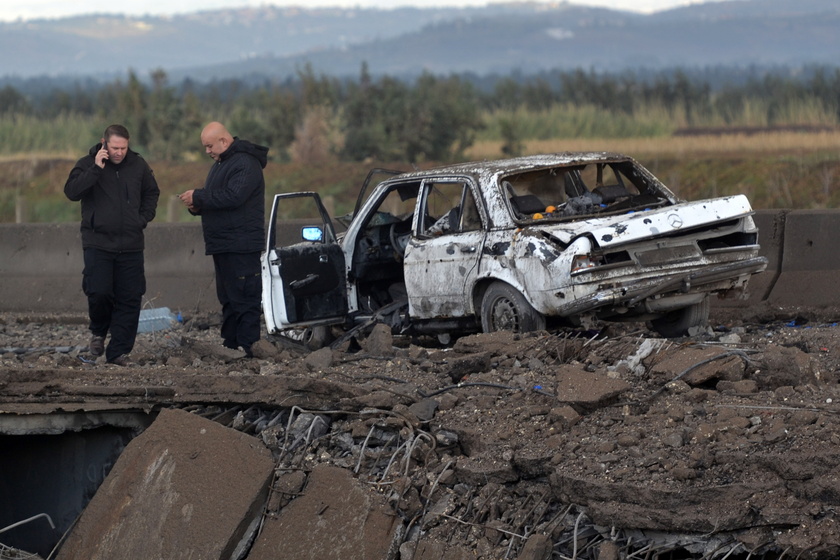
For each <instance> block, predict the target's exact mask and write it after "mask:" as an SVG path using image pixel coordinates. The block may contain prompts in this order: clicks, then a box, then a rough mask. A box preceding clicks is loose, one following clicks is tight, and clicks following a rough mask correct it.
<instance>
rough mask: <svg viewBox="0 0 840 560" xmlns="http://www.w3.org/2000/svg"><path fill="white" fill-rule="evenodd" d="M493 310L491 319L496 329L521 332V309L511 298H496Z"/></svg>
mask: <svg viewBox="0 0 840 560" xmlns="http://www.w3.org/2000/svg"><path fill="white" fill-rule="evenodd" d="M492 311H493V312H492V313H491V315H490V319H491V321H492V325H493V330H494V331H514V332H519V327H520V324H519V323H520V318H519V310H518V309H517V308H516V305H514V303H513V302H512V301H511V300H509V299H508V298H505V297H500V298H496V300H494V301H493V307H492Z"/></svg>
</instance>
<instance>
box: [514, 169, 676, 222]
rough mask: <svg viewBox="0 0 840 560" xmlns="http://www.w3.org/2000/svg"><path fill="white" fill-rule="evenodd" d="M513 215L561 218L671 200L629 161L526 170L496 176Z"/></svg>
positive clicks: (630, 208)
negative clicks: (498, 177) (500, 176)
mask: <svg viewBox="0 0 840 560" xmlns="http://www.w3.org/2000/svg"><path fill="white" fill-rule="evenodd" d="M499 184H500V187H501V188H502V191H503V193H504V196H505V197H506V198H507V199H508V201H509V203H510V210H511V212H512V214H513V217H514V219H516V220H517V221H527V220H540V219H549V220H550V219H555V220H563V219H569V218H575V217H580V216H587V215H592V214H603V213H613V212H626V211H630V210H639V209H645V208H653V207H658V206H662V205H666V204H669V202H670V201H669V198H668V194H670V193H668V192H667V189H665V188H664V187H663V186H662V185H660V184H659V183H658V182H657V181H656V180H655V179H654V178H653V177H652V176H651V175H650V174H649V173H647V172H645V171H644V170H643V169H642V168H640V167H639V166H638V165H637V164H636V163H635V162H633V161H609V162H593V163H587V164H576V165H570V166H562V167H551V168H543V169H537V170H528V171H525V172H521V173H515V174H510V175H506V176H504V177H502V178H501V179H500V182H499Z"/></svg>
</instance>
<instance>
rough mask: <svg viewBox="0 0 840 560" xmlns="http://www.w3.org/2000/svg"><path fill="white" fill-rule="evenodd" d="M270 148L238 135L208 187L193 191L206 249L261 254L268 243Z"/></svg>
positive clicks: (209, 178)
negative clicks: (267, 170)
mask: <svg viewBox="0 0 840 560" xmlns="http://www.w3.org/2000/svg"><path fill="white" fill-rule="evenodd" d="M266 163H268V148H266V147H264V146H258V145H256V144H252V143H251V142H248V141H247V140H240V139H239V138H234V140H233V143H232V144H231V145H230V147H229V148H228V149H227V150H225V151H224V152H223V153H222V155H221V156H220V157H219V161H217V162H216V163H215V164H214V165H213V167H212V168H211V169H210V172H209V173H208V174H207V180H206V181H205V183H204V188H202V189H196V190H195V191H193V206H194V207H195V208H196V211H197V213H198V214H201V225H202V227H203V230H204V248H205V252H206V253H207V254H208V255H214V254H217V253H257V252H260V251H262V250H263V246H264V245H265V178H264V177H263V172H262V170H263V168H264V167H265V165H266Z"/></svg>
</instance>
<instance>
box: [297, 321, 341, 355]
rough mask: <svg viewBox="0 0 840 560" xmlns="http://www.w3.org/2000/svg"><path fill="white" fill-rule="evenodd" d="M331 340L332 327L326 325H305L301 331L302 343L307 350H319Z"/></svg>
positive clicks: (332, 338)
mask: <svg viewBox="0 0 840 560" xmlns="http://www.w3.org/2000/svg"><path fill="white" fill-rule="evenodd" d="M333 340H334V337H333V335H332V329H331V328H330V327H326V326H319V327H307V328H306V330H305V331H304V333H303V345H304V346H306V348H307V350H312V351H314V350H320V349H321V348H323V347H324V346H326V345H328V344H329V343H331V342H332V341H333Z"/></svg>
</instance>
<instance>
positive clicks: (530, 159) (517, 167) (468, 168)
mask: <svg viewBox="0 0 840 560" xmlns="http://www.w3.org/2000/svg"><path fill="white" fill-rule="evenodd" d="M632 160H633V158H631V157H630V156H626V155H623V154H618V153H614V152H557V153H553V154H538V155H531V156H521V157H515V158H508V159H496V160H484V161H471V162H465V163H456V164H451V165H443V166H439V167H433V168H430V169H423V170H418V171H409V172H407V173H403V174H401V175H398V177H399V178H400V179H405V178H422V177H428V176H435V175H462V174H470V175H491V176H492V175H499V174H507V173H517V172H522V171H529V170H533V169H541V168H546V167H557V166H565V165H576V164H586V163H594V162H605V161H632Z"/></svg>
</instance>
